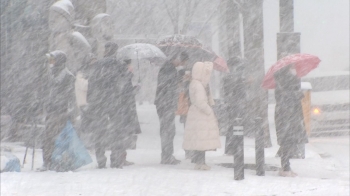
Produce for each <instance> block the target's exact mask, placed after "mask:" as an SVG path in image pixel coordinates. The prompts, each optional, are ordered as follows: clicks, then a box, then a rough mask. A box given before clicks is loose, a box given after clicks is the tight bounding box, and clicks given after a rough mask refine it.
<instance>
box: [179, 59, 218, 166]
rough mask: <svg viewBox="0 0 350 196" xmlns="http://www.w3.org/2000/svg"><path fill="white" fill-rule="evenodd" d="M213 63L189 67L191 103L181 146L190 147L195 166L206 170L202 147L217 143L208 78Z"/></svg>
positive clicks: (215, 123)
mask: <svg viewBox="0 0 350 196" xmlns="http://www.w3.org/2000/svg"><path fill="white" fill-rule="evenodd" d="M212 70H213V63H211V62H197V63H195V64H194V66H193V69H192V81H191V84H190V87H189V91H190V99H191V106H190V108H189V111H188V114H187V120H186V125H185V133H184V142H183V148H184V149H185V150H193V151H194V155H193V160H194V163H195V164H196V166H195V169H197V170H209V169H210V167H209V166H207V165H206V164H205V151H210V150H215V149H217V148H220V147H221V144H220V139H219V127H218V122H217V119H216V117H215V114H214V111H213V109H212V107H211V106H212V105H214V100H213V99H212V97H211V95H210V90H209V81H210V76H211V72H212Z"/></svg>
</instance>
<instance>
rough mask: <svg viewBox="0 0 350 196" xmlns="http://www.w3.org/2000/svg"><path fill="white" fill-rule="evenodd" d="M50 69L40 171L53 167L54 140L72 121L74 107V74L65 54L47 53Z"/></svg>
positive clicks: (57, 51) (60, 52)
mask: <svg viewBox="0 0 350 196" xmlns="http://www.w3.org/2000/svg"><path fill="white" fill-rule="evenodd" d="M47 57H48V60H49V66H50V68H49V69H50V70H49V71H48V72H49V74H48V75H49V77H48V83H47V88H46V90H47V91H48V93H47V97H46V99H45V111H46V119H45V133H44V140H43V146H42V148H43V162H44V164H43V166H42V167H41V168H40V169H39V170H40V171H46V170H52V169H55V168H54V167H55V166H54V165H52V164H51V156H52V153H53V151H54V148H55V140H56V138H57V136H58V135H59V134H60V133H61V131H62V130H63V128H64V127H65V125H66V123H67V121H68V120H71V121H72V123H73V122H74V114H75V113H74V108H75V107H76V102H75V92H74V80H75V77H74V75H73V74H72V73H71V72H70V71H69V70H68V69H67V68H66V65H65V63H66V61H67V56H66V54H65V53H64V52H63V51H60V50H56V51H53V52H50V53H49V54H47Z"/></svg>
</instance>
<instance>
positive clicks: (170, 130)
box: [154, 52, 189, 165]
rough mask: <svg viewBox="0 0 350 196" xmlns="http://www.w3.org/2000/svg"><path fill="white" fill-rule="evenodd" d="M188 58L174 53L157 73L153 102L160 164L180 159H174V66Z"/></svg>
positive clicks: (176, 84) (176, 85)
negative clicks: (160, 149) (159, 143)
mask: <svg viewBox="0 0 350 196" xmlns="http://www.w3.org/2000/svg"><path fill="white" fill-rule="evenodd" d="M188 59H189V56H188V54H187V53H186V52H181V53H180V52H179V53H176V54H175V55H173V56H172V57H171V59H169V60H168V61H166V62H165V63H164V64H163V66H162V68H161V69H160V70H159V73H158V85H157V91H156V99H155V102H154V104H155V105H156V108H157V113H158V116H159V121H160V138H161V148H162V154H161V164H168V165H176V164H179V163H180V162H181V161H179V160H177V159H175V157H174V156H173V153H174V144H173V142H174V137H175V129H176V128H175V122H174V121H175V112H176V109H177V101H178V95H177V94H178V93H177V87H178V74H177V70H176V67H178V66H181V65H184V64H185V63H186V61H187V60H188Z"/></svg>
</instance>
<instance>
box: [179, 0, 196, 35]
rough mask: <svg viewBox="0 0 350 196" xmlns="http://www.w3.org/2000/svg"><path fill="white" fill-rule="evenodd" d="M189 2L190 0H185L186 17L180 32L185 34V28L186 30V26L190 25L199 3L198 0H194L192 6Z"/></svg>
mask: <svg viewBox="0 0 350 196" xmlns="http://www.w3.org/2000/svg"><path fill="white" fill-rule="evenodd" d="M191 2H192V1H190V0H188V1H187V6H186V18H185V22H184V25H183V28H182V30H181V33H182V34H186V33H187V30H188V26H189V25H190V23H191V21H192V18H193V15H194V13H195V11H196V9H197V7H198V5H199V2H200V0H196V1H194V4H193V6H191Z"/></svg>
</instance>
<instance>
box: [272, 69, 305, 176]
mask: <svg viewBox="0 0 350 196" xmlns="http://www.w3.org/2000/svg"><path fill="white" fill-rule="evenodd" d="M274 79H275V83H276V89H275V99H276V111H275V123H276V133H277V141H278V144H279V145H280V147H281V166H282V169H281V170H280V172H279V175H281V176H291V177H294V176H296V175H297V174H296V173H294V172H293V171H292V170H291V167H290V162H289V159H290V158H292V156H293V154H294V149H296V148H297V145H298V144H300V143H307V136H306V132H305V130H304V126H303V119H304V117H303V112H302V105H301V100H302V98H303V97H304V94H303V92H302V91H301V82H300V79H299V78H298V77H297V76H296V71H295V68H294V66H293V65H289V66H286V67H284V68H282V69H281V70H279V71H277V72H276V73H275V74H274Z"/></svg>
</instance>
